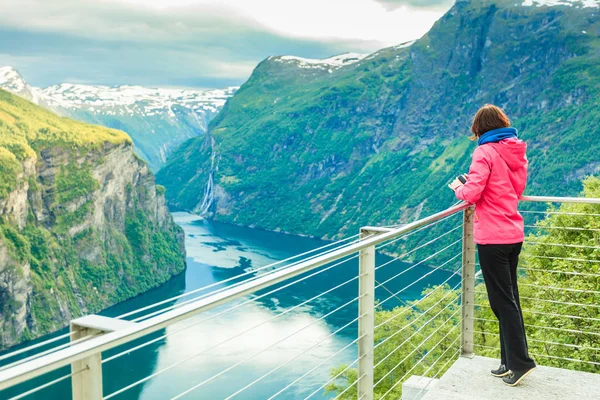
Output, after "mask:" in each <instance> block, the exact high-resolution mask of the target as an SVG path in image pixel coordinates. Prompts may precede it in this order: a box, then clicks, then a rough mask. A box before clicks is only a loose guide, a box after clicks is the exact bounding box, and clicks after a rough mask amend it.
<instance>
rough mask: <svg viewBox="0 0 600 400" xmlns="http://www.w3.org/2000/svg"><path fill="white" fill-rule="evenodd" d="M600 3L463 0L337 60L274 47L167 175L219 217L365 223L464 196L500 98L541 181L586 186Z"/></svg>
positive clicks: (596, 136) (539, 184)
mask: <svg viewBox="0 0 600 400" xmlns="http://www.w3.org/2000/svg"><path fill="white" fill-rule="evenodd" d="M599 7H600V1H598V0H584V1H566V0H556V1H554V0H553V1H542V0H526V1H524V2H523V1H521V0H519V1H515V0H497V1H492V0H479V1H476V0H472V1H468V0H459V1H457V2H456V4H455V5H454V6H453V7H452V9H451V10H450V11H449V12H448V13H447V14H445V15H444V16H443V17H442V18H441V19H440V20H439V21H437V22H436V24H435V25H434V26H433V27H432V29H431V30H430V32H428V33H427V34H426V35H424V36H423V37H422V38H420V39H419V40H417V41H416V42H414V43H405V44H402V45H399V46H395V47H391V48H387V49H383V50H381V51H379V52H377V53H375V54H372V55H369V56H367V57H365V58H361V59H360V60H355V62H353V63H350V64H348V65H342V66H340V67H338V68H335V69H332V68H328V67H327V65H325V64H326V63H325V62H324V63H323V65H322V66H321V67H320V68H306V67H305V65H303V63H299V62H298V61H297V60H295V59H294V58H290V57H270V58H268V59H266V60H265V61H263V62H261V63H260V64H259V65H258V66H257V67H256V69H255V71H254V72H253V74H252V76H251V77H250V79H249V80H248V81H247V82H246V83H245V84H244V85H243V86H242V87H241V88H240V89H239V90H238V91H237V93H236V94H235V96H234V97H233V98H232V99H230V100H229V101H228V102H227V104H226V105H225V107H224V109H223V110H222V112H221V113H220V114H219V116H218V117H217V118H216V119H215V120H213V121H212V123H211V125H210V128H209V129H210V130H209V132H210V133H209V135H206V136H204V137H201V138H195V139H191V140H189V141H187V142H185V143H184V144H183V145H182V146H181V147H180V148H179V149H178V150H177V151H176V152H175V153H174V154H173V155H172V156H171V157H170V159H169V161H168V163H167V164H166V165H165V167H163V168H162V169H161V170H160V171H159V173H158V174H157V180H158V182H159V183H160V182H162V183H163V184H164V185H165V186H166V187H167V201H168V202H169V204H170V205H171V206H174V207H178V208H181V209H186V210H192V211H194V212H197V213H204V214H206V215H208V216H211V217H213V218H215V219H217V220H221V221H225V222H229V223H234V224H239V225H245V226H252V227H259V228H264V229H269V230H276V231H284V232H290V233H301V234H307V235H311V236H318V237H325V238H332V237H339V236H343V235H351V234H355V233H357V232H358V229H359V227H360V226H362V225H373V224H382V225H388V224H393V223H402V222H407V221H410V220H413V219H416V218H418V216H419V215H420V214H421V213H422V212H426V213H431V212H433V211H438V210H441V209H443V208H446V207H448V206H449V205H451V204H452V203H454V202H455V199H454V197H453V193H452V192H451V191H450V190H449V189H448V188H447V187H446V185H447V183H449V182H450V181H451V180H452V178H453V177H454V176H456V175H458V174H459V173H463V172H465V171H466V170H467V169H468V166H469V163H470V158H471V154H472V151H473V149H474V146H475V145H474V144H473V143H472V142H470V141H469V140H467V137H468V136H469V126H470V121H471V118H472V117H473V115H474V114H475V112H476V111H477V109H478V108H479V107H480V106H482V105H484V104H485V103H495V104H497V105H499V106H501V107H503V108H505V109H506V111H507V112H508V114H509V115H510V116H511V117H512V119H513V122H514V126H516V127H517V128H519V130H520V132H521V137H522V138H523V139H525V140H526V141H527V142H528V144H529V153H528V154H529V158H530V161H531V164H530V177H529V188H528V193H535V194H538V195H566V194H569V193H570V194H576V193H577V192H579V191H580V190H581V183H580V179H581V178H582V177H583V176H585V175H587V174H591V173H597V172H600V157H599V156H598V154H600V131H599V128H598V127H599V126H600V104H599V101H598V99H599V98H600V96H599V94H600V40H599V33H600V18H599V16H600V8H599ZM308 65H310V66H312V65H315V64H312V63H308ZM317 65H318V64H317Z"/></svg>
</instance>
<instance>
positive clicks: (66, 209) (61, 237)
mask: <svg viewBox="0 0 600 400" xmlns="http://www.w3.org/2000/svg"><path fill="white" fill-rule="evenodd" d="M0 173H1V174H2V179H1V180H0V348H1V347H6V346H10V345H11V344H14V343H17V342H19V341H21V340H25V339H30V338H32V337H35V336H39V335H41V334H44V333H48V332H51V331H54V330H56V329H59V328H61V327H63V326H65V325H67V324H68V322H69V320H70V319H73V318H75V317H78V316H80V315H83V314H87V313H94V312H97V311H99V310H101V309H103V308H105V307H107V306H109V305H112V304H114V303H116V302H118V301H122V300H125V299H127V298H129V297H132V296H135V295H137V294H139V293H141V292H143V291H146V290H148V289H150V288H152V287H155V286H157V285H159V284H161V283H164V282H165V281H167V280H168V279H169V278H170V277H172V276H173V275H175V274H178V273H180V272H181V271H183V269H184V267H185V264H184V260H185V249H184V247H183V233H182V231H181V229H180V228H179V227H177V226H176V225H175V224H174V222H173V220H172V218H171V216H170V214H169V212H168V210H167V208H166V205H165V198H164V190H162V189H161V187H157V186H156V184H155V181H154V177H153V175H152V173H151V172H150V171H149V169H148V165H147V164H146V163H145V162H143V161H141V160H140V159H139V158H138V157H137V156H136V155H135V154H134V152H133V146H132V143H131V140H130V139H129V138H128V137H127V136H126V135H125V134H124V133H122V132H118V131H110V130H107V129H104V128H100V127H93V126H89V125H85V124H80V123H75V122H74V121H70V120H67V119H64V118H59V117H57V116H55V115H53V114H51V113H49V112H46V111H44V110H41V109H40V108H39V107H36V106H34V105H33V104H31V103H28V102H26V101H24V100H21V99H17V98H16V97H15V96H12V95H10V94H8V93H7V92H3V91H1V90H0Z"/></svg>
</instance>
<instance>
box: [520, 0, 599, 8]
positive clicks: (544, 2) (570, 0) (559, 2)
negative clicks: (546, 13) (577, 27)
mask: <svg viewBox="0 0 600 400" xmlns="http://www.w3.org/2000/svg"><path fill="white" fill-rule="evenodd" d="M522 5H523V6H526V7H531V6H534V5H535V6H537V7H542V6H547V7H554V6H569V7H577V8H600V0H525V1H524V2H523V4H522Z"/></svg>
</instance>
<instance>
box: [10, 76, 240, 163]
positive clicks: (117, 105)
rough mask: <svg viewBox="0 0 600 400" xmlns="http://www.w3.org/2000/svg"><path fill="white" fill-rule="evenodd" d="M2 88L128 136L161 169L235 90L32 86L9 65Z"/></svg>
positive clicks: (46, 106) (63, 113) (61, 113)
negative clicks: (170, 155) (175, 150)
mask: <svg viewBox="0 0 600 400" xmlns="http://www.w3.org/2000/svg"><path fill="white" fill-rule="evenodd" d="M0 88H2V89H5V90H8V91H9V92H12V93H14V94H17V95H19V96H21V97H23V98H25V99H27V100H30V101H32V102H34V103H36V104H38V105H40V106H42V107H45V108H47V109H49V110H51V111H54V112H55V113H57V114H59V115H63V116H67V117H69V118H73V119H76V120H79V121H83V122H88V123H91V124H98V125H103V126H106V127H109V128H114V129H119V130H123V131H125V132H127V133H128V134H129V135H130V137H131V138H132V140H133V143H134V144H135V148H134V151H135V152H136V154H137V155H139V156H140V157H142V158H143V159H144V160H146V161H148V164H149V166H150V169H151V170H152V171H157V170H158V169H159V168H160V167H161V166H162V165H163V164H164V163H165V161H166V159H167V157H168V155H169V154H171V152H172V151H173V150H174V149H175V148H176V147H177V146H179V145H180V144H181V143H183V142H184V141H185V140H187V139H190V138H193V137H197V136H201V135H203V134H204V133H205V132H206V130H207V127H208V124H209V122H210V121H211V120H212V119H213V118H214V117H215V116H216V115H217V114H218V112H219V110H220V109H221V108H222V107H223V105H224V104H225V102H226V101H227V99H228V98H229V97H230V96H231V95H232V94H233V93H235V91H236V89H237V88H235V87H230V88H225V89H207V90H198V89H172V88H169V89H161V88H157V89H152V88H146V87H140V86H128V85H123V86H115V87H109V86H98V85H81V84H70V83H63V84H59V85H52V86H49V87H46V88H38V87H32V86H30V85H29V84H28V83H27V82H26V81H25V79H24V78H23V77H22V76H21V74H19V72H18V71H16V70H15V69H14V68H11V67H1V68H0Z"/></svg>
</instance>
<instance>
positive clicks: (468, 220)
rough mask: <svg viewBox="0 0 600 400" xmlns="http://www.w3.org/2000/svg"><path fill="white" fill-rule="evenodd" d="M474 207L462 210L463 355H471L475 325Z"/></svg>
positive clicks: (461, 335)
mask: <svg viewBox="0 0 600 400" xmlns="http://www.w3.org/2000/svg"><path fill="white" fill-rule="evenodd" d="M474 210H475V209H474V207H470V208H468V209H466V210H465V211H464V216H463V236H462V244H463V253H462V279H463V280H462V294H461V307H462V318H461V329H460V352H461V356H463V357H470V358H471V357H473V331H474V326H475V324H474V323H475V321H474V319H473V318H474V317H475V242H474V241H473V216H474Z"/></svg>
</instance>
